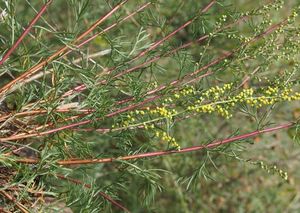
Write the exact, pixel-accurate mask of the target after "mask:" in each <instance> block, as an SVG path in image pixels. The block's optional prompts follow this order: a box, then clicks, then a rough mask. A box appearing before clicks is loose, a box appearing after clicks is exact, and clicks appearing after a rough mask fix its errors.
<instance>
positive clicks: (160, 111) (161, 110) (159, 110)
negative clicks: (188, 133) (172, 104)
mask: <svg viewBox="0 0 300 213" xmlns="http://www.w3.org/2000/svg"><path fill="white" fill-rule="evenodd" d="M176 113H177V111H176V110H175V109H171V110H170V109H167V108H166V107H156V108H155V109H153V110H150V114H153V115H155V114H157V115H159V116H162V117H165V118H172V117H173V116H174V115H175V114H176Z"/></svg>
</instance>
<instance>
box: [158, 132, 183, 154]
mask: <svg viewBox="0 0 300 213" xmlns="http://www.w3.org/2000/svg"><path fill="white" fill-rule="evenodd" d="M155 136H156V137H159V138H160V139H162V140H163V141H165V142H168V143H170V145H171V146H172V148H176V149H177V150H180V145H179V144H178V143H177V142H176V139H175V138H173V137H171V136H170V135H168V134H167V133H166V132H162V133H161V132H159V131H156V132H155Z"/></svg>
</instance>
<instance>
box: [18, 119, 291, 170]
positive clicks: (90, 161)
mask: <svg viewBox="0 0 300 213" xmlns="http://www.w3.org/2000/svg"><path fill="white" fill-rule="evenodd" d="M294 125H295V123H287V124H281V125H278V126H276V127H272V128H267V129H263V130H256V131H253V132H250V133H246V134H242V135H238V136H234V137H231V138H227V139H223V140H216V141H214V142H213V143H210V144H207V145H198V146H192V147H187V148H183V149H181V150H167V151H156V152H148V153H142V154H136V155H128V156H122V157H117V158H100V159H81V160H79V159H70V160H59V161H57V164H58V165H81V164H98V163H112V162H114V161H127V160H134V159H140V158H148V157H157V156H163V155H170V154H180V153H186V152H194V151H200V150H203V149H212V148H215V147H218V146H220V145H224V144H228V143H232V142H235V141H238V140H243V139H247V138H251V137H254V136H257V135H261V134H263V133H268V132H274V131H277V130H280V129H287V128H291V127H293V126H294ZM39 161H40V160H39V159H29V158H27V159H19V160H16V162H19V163H26V164H37V163H39Z"/></svg>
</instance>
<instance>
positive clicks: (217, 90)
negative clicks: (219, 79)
mask: <svg viewBox="0 0 300 213" xmlns="http://www.w3.org/2000/svg"><path fill="white" fill-rule="evenodd" d="M231 88H232V84H224V86H223V87H219V86H216V87H212V88H210V89H209V90H207V91H206V92H205V93H204V96H206V97H207V98H209V97H212V98H213V99H214V100H217V99H219V98H220V96H221V95H224V94H225V92H226V91H229V90H230V89H231Z"/></svg>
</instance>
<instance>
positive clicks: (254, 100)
mask: <svg viewBox="0 0 300 213" xmlns="http://www.w3.org/2000/svg"><path fill="white" fill-rule="evenodd" d="M231 88H232V84H225V85H224V86H223V87H218V86H217V87H212V88H210V89H209V90H207V91H206V92H205V93H204V97H206V98H203V97H200V98H199V99H198V100H196V101H195V102H194V104H192V105H189V106H187V108H186V110H187V111H194V112H197V113H213V112H216V113H218V114H219V115H221V116H222V117H225V118H230V117H232V115H231V114H230V112H229V109H230V108H231V107H233V106H235V105H236V104H237V103H246V104H248V105H250V106H252V107H263V106H265V105H272V104H274V103H276V102H278V101H293V100H300V93H299V92H293V90H292V89H290V88H285V89H281V90H280V89H279V87H278V86H273V87H271V86H269V87H267V88H266V89H263V90H262V92H261V94H263V95H261V96H255V95H254V90H253V89H252V88H249V89H244V90H242V91H241V92H240V93H239V94H237V95H235V96H230V94H229V95H228V94H226V91H228V90H230V89H231ZM228 96H229V97H228ZM203 101H205V102H204V104H203Z"/></svg>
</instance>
